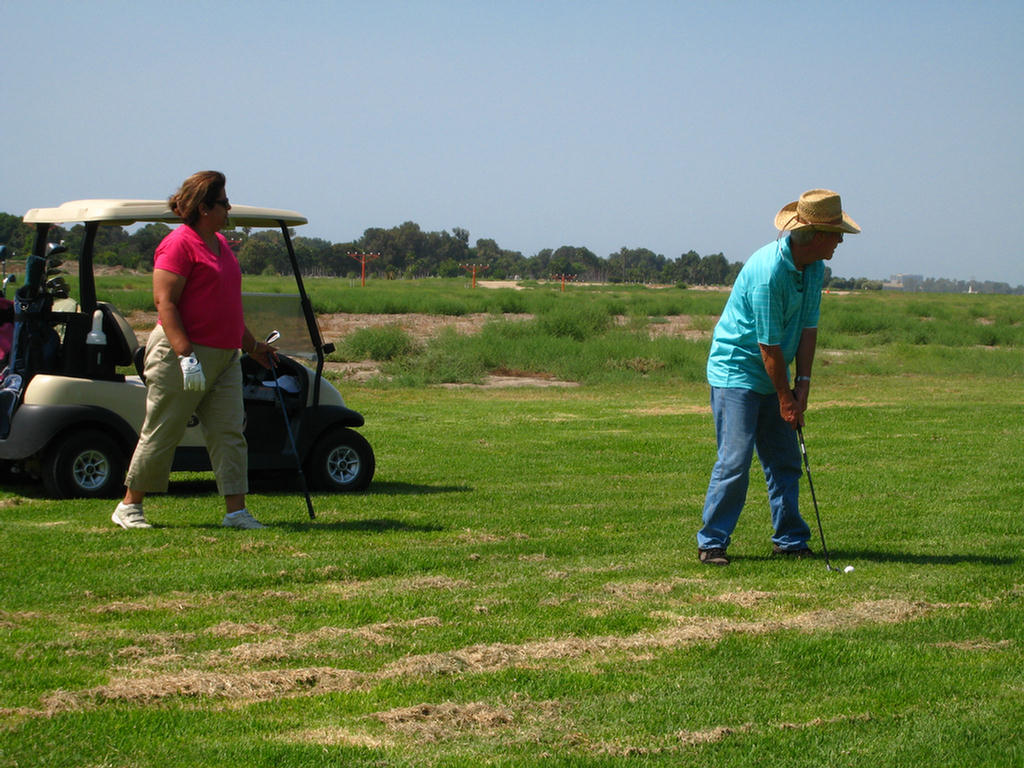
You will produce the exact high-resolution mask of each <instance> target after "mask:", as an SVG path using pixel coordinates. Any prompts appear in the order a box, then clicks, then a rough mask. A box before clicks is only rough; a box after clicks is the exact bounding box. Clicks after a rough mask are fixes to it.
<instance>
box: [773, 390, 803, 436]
mask: <svg viewBox="0 0 1024 768" xmlns="http://www.w3.org/2000/svg"><path fill="white" fill-rule="evenodd" d="M806 410H807V401H806V399H805V400H804V404H803V405H802V406H801V404H800V401H799V400H797V398H796V397H794V393H793V392H790V391H789V390H786V392H785V394H780V395H779V415H780V416H782V420H783V421H785V422H786V423H787V424H789V426H791V427H792V428H793V429H799V428H800V427H802V426H803V425H804V411H806Z"/></svg>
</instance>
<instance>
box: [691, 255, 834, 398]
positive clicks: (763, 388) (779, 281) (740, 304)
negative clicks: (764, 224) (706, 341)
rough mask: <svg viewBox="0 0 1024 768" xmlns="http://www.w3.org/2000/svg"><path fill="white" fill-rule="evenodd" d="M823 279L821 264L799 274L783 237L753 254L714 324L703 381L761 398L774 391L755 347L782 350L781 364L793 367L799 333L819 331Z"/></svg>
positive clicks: (818, 263)
mask: <svg viewBox="0 0 1024 768" xmlns="http://www.w3.org/2000/svg"><path fill="white" fill-rule="evenodd" d="M824 279H825V265H824V263H822V262H820V261H816V262H814V263H813V264H808V265H807V266H806V267H804V269H803V270H802V271H801V270H798V269H797V268H796V266H795V265H794V264H793V254H792V252H791V251H790V249H789V237H788V236H786V237H784V238H779V239H778V240H776V241H774V242H771V243H768V245H766V246H764V247H763V248H760V249H758V250H757V251H755V252H754V255H753V256H751V257H750V258H749V259H748V260H747V263H746V264H744V265H743V269H741V270H740V273H739V275H738V276H737V277H736V282H735V283H734V284H733V287H732V293H731V294H730V295H729V301H728V302H726V305H725V309H724V310H723V311H722V316H721V318H719V320H718V324H717V325H716V326H715V332H714V336H713V337H712V340H711V352H710V353H709V355H708V383H709V384H710V385H711V386H713V387H736V388H739V389H750V390H753V391H754V392H757V393H759V394H762V395H767V394H770V393H772V392H774V391H775V386H774V385H773V384H772V381H771V379H770V378H768V373H767V372H766V371H765V369H764V361H763V360H762V359H761V349H760V347H759V346H758V345H759V344H765V345H768V346H780V347H782V356H783V358H784V359H785V361H786V365H787V366H788V365H789V364H790V363H792V362H793V358H794V357H796V350H797V347H798V346H799V345H800V336H801V334H802V333H803V331H804V329H805V328H817V327H818V313H819V311H820V309H821V288H822V284H823V283H824Z"/></svg>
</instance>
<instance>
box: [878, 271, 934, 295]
mask: <svg viewBox="0 0 1024 768" xmlns="http://www.w3.org/2000/svg"><path fill="white" fill-rule="evenodd" d="M923 282H924V275H907V274H898V275H890V276H889V281H888V282H887V283H883V284H882V287H883V288H884V289H885V290H888V291H916V290H917V289H918V288H919V287H920V286H921V283H923Z"/></svg>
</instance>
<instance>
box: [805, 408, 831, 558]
mask: <svg viewBox="0 0 1024 768" xmlns="http://www.w3.org/2000/svg"><path fill="white" fill-rule="evenodd" d="M796 433H797V435H798V436H799V437H800V453H802V454H803V456H804V467H805V468H806V469H807V485H808V487H810V489H811V501H813V502H814V516H815V517H816V518H817V519H818V533H819V534H820V535H821V552H822V554H823V555H825V567H826V568H828V570H830V571H836V572H838V571H839V569H838V568H833V567H832V563H830V562H829V560H828V547H826V546H825V531H824V530H823V529H822V527H821V514H820V513H819V512H818V499H817V498H815V496H814V481H812V480H811V462H810V461H808V459H807V446H806V445H805V444H804V429H803V427H797V428H796Z"/></svg>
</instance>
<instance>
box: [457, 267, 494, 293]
mask: <svg viewBox="0 0 1024 768" xmlns="http://www.w3.org/2000/svg"><path fill="white" fill-rule="evenodd" d="M489 266H490V265H489V264H463V265H462V268H463V269H468V270H470V271H471V272H472V273H473V287H474V288H476V271H477V270H478V269H479V270H480V271H481V272H483V271H484V270H485V269H487V267H489Z"/></svg>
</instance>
